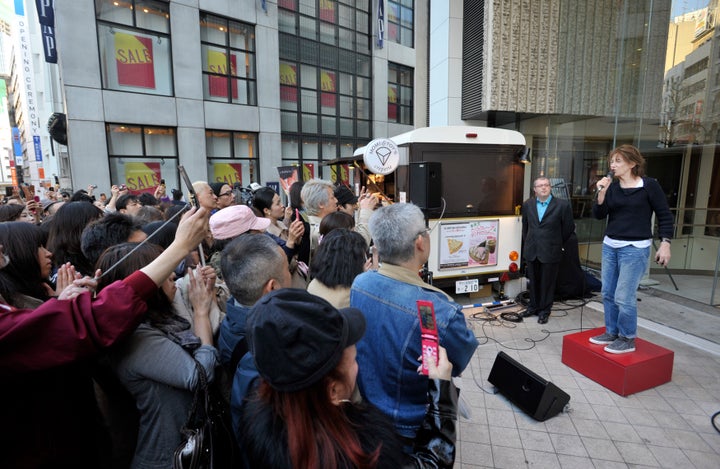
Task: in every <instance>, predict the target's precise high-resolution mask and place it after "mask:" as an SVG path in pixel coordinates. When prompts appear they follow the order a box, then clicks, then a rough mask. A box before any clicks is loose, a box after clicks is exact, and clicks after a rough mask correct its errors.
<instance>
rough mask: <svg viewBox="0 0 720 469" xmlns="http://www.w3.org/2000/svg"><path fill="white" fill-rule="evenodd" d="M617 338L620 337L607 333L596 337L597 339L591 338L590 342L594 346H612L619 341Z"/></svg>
mask: <svg viewBox="0 0 720 469" xmlns="http://www.w3.org/2000/svg"><path fill="white" fill-rule="evenodd" d="M617 338H618V336H616V335H612V334H608V333H607V332H605V333H603V334H601V335H596V336H595V337H590V342H592V343H593V344H598V345H607V344H612V343H613V342H615V341H616V340H617Z"/></svg>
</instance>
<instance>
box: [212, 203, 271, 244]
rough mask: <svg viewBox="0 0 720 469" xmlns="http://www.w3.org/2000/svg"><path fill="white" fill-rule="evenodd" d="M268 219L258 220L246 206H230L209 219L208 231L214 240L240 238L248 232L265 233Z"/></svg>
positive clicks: (268, 222) (268, 224) (268, 223)
mask: <svg viewBox="0 0 720 469" xmlns="http://www.w3.org/2000/svg"><path fill="white" fill-rule="evenodd" d="M268 226H270V219H269V218H258V217H256V216H255V214H254V213H253V211H252V209H251V208H250V207H248V206H247V205H231V206H229V207H225V208H224V209H222V210H218V211H217V212H215V214H214V215H212V216H211V217H210V231H211V232H212V234H213V236H214V237H215V239H228V238H234V237H236V236H240V235H241V234H243V233H245V232H248V231H250V230H258V231H265V230H266V229H267V227H268Z"/></svg>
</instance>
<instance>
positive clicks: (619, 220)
mask: <svg viewBox="0 0 720 469" xmlns="http://www.w3.org/2000/svg"><path fill="white" fill-rule="evenodd" d="M608 166H609V167H610V171H611V174H609V175H608V176H605V177H604V178H602V179H601V180H599V181H598V182H597V200H596V201H595V203H594V204H593V208H592V213H593V216H594V217H595V218H597V219H603V218H605V217H607V218H608V221H607V228H606V230H605V238H604V239H603V246H602V297H603V305H604V308H605V333H604V334H602V335H599V336H595V337H592V338H590V342H592V343H593V344H603V345H606V346H605V349H604V350H605V351H606V352H609V353H628V352H634V351H635V337H636V336H637V302H636V296H635V292H636V290H637V288H638V285H639V284H640V279H641V278H642V276H643V274H644V273H645V270H646V269H647V266H648V259H649V257H650V246H651V245H652V225H651V223H652V221H651V220H652V214H653V212H655V215H656V217H657V222H658V227H659V228H658V231H659V232H660V241H661V242H660V247H659V248H658V250H657V253H656V254H655V262H657V263H658V264H660V265H661V266H667V265H668V262H670V237H671V236H672V233H673V217H672V214H671V213H670V209H669V207H668V203H667V199H666V198H665V193H664V192H663V190H662V188H661V187H660V184H658V182H657V180H655V179H652V178H649V177H644V174H645V171H644V167H645V158H643V156H642V155H641V154H640V150H638V149H637V148H635V147H634V146H632V145H621V146H619V147H617V148H615V149H614V150H612V151H611V152H610V155H609V156H608ZM612 174H614V177H615V179H617V180H616V181H613V178H612Z"/></svg>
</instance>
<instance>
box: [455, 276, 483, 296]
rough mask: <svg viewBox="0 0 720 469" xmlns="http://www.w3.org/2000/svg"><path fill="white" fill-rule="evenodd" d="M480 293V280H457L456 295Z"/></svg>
mask: <svg viewBox="0 0 720 469" xmlns="http://www.w3.org/2000/svg"><path fill="white" fill-rule="evenodd" d="M478 291H480V282H478V279H476V278H475V279H471V280H457V281H456V282H455V293H475V292H478Z"/></svg>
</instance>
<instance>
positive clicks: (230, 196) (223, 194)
mask: <svg viewBox="0 0 720 469" xmlns="http://www.w3.org/2000/svg"><path fill="white" fill-rule="evenodd" d="M210 187H211V188H212V190H213V192H214V193H215V195H216V196H217V209H218V210H222V209H224V208H225V207H229V206H231V205H235V192H233V189H232V187H230V185H229V184H225V183H224V182H213V183H210Z"/></svg>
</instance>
